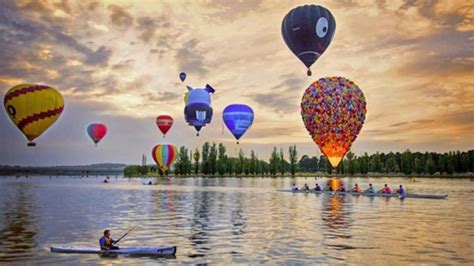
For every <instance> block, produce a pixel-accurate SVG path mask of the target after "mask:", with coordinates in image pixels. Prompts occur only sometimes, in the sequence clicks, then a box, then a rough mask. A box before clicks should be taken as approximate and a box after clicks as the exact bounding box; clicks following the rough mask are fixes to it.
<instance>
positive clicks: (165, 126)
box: [156, 115, 173, 138]
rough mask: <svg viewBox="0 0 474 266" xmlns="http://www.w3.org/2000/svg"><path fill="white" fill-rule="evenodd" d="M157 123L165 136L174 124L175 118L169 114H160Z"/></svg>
mask: <svg viewBox="0 0 474 266" xmlns="http://www.w3.org/2000/svg"><path fill="white" fill-rule="evenodd" d="M156 125H157V126H158V128H159V129H160V131H161V133H163V138H164V137H165V135H166V133H167V132H168V130H170V128H171V127H172V126H173V118H172V117H171V116H169V115H160V116H158V117H157V118H156Z"/></svg>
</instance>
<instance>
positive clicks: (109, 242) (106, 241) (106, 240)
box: [99, 229, 119, 250]
mask: <svg viewBox="0 0 474 266" xmlns="http://www.w3.org/2000/svg"><path fill="white" fill-rule="evenodd" d="M115 243H116V241H115V240H113V239H112V238H111V237H110V230H108V229H107V230H105V231H104V236H102V237H101V238H100V240H99V244H100V249H101V250H111V249H119V247H117V246H114V244H115Z"/></svg>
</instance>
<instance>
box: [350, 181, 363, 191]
mask: <svg viewBox="0 0 474 266" xmlns="http://www.w3.org/2000/svg"><path fill="white" fill-rule="evenodd" d="M351 191H352V192H356V193H361V192H362V189H361V188H360V187H359V184H357V183H356V184H355V186H354V188H352V189H351Z"/></svg>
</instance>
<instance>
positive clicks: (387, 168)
mask: <svg viewBox="0 0 474 266" xmlns="http://www.w3.org/2000/svg"><path fill="white" fill-rule="evenodd" d="M172 170H173V171H172V172H173V173H174V174H176V175H182V176H187V175H190V176H192V175H194V176H195V175H207V176H242V175H245V176H277V175H281V176H284V175H288V174H289V175H292V176H294V175H295V174H296V173H318V172H319V173H328V174H331V173H337V174H343V175H356V174H359V175H361V174H362V175H365V174H368V173H387V174H389V173H393V174H405V175H410V174H425V175H434V174H436V173H438V174H447V175H452V174H455V173H467V172H474V150H470V151H467V152H461V151H456V152H448V153H442V154H441V153H435V152H425V153H420V152H411V151H410V150H406V151H404V152H403V153H399V152H396V153H393V152H390V153H387V154H385V153H379V152H377V153H375V154H372V155H368V154H367V153H364V154H363V155H361V156H356V155H355V154H354V153H352V152H349V153H348V154H347V155H346V156H345V158H344V160H343V161H342V162H341V163H340V165H339V166H338V167H337V168H336V169H333V168H332V167H331V165H330V164H329V161H328V160H327V159H326V157H325V156H324V155H322V156H319V157H316V156H313V157H309V156H308V155H303V156H302V157H301V158H300V159H299V160H298V152H297V150H296V145H292V146H290V147H289V148H288V150H287V151H286V152H284V151H283V149H282V148H280V149H278V148H277V147H273V150H272V153H271V155H270V158H269V160H268V161H265V160H263V159H261V158H259V155H258V153H256V152H255V151H254V150H251V151H250V153H245V152H244V151H243V150H242V149H240V150H239V153H238V155H237V157H231V156H229V155H228V154H227V150H226V147H225V146H224V145H223V144H222V143H219V144H216V143H212V144H211V143H209V142H205V143H204V144H203V146H202V148H201V149H200V150H199V149H195V150H190V149H188V148H186V147H185V146H182V147H180V148H179V152H178V155H177V158H176V159H175V162H174V167H172ZM149 173H156V174H159V175H166V174H170V173H169V172H167V173H164V172H162V171H161V169H160V168H159V167H156V166H149V165H144V166H138V165H130V166H128V167H126V168H125V169H124V175H125V176H140V175H147V174H149Z"/></svg>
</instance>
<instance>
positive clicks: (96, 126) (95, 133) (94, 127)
mask: <svg viewBox="0 0 474 266" xmlns="http://www.w3.org/2000/svg"><path fill="white" fill-rule="evenodd" d="M87 134H89V137H90V138H91V139H92V141H93V142H94V144H95V146H96V147H97V143H99V141H100V140H102V138H103V137H104V136H105V134H107V126H106V125H104V124H101V123H92V124H90V125H89V126H87Z"/></svg>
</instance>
